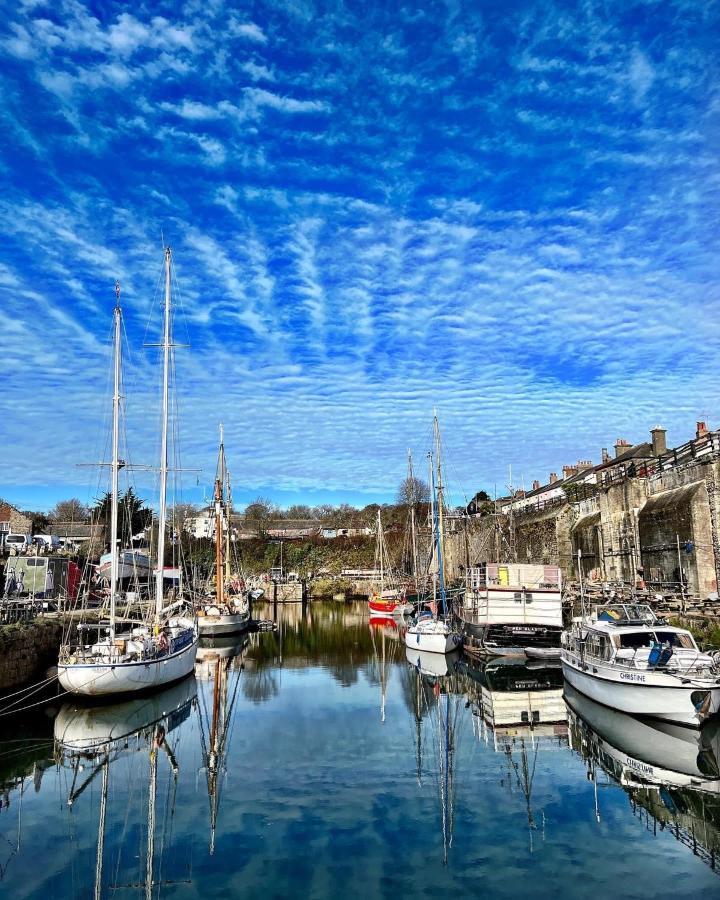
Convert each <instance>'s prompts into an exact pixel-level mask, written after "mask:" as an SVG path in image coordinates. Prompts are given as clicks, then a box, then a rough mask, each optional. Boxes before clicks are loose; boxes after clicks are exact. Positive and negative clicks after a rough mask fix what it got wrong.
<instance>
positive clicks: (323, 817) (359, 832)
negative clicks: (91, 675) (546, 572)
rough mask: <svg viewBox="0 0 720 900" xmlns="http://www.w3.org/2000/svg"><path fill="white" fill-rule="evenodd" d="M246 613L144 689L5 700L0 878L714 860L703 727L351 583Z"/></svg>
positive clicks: (499, 893) (206, 885) (174, 887)
mask: <svg viewBox="0 0 720 900" xmlns="http://www.w3.org/2000/svg"><path fill="white" fill-rule="evenodd" d="M255 614H256V615H257V616H259V617H263V618H268V619H272V618H273V617H274V618H275V621H276V623H277V630H276V631H274V632H271V631H268V632H259V633H256V634H251V635H248V636H243V637H241V638H240V639H238V640H233V639H228V638H224V639H212V640H208V641H205V640H204V641H203V642H202V645H201V647H200V650H199V653H198V661H197V667H196V676H195V678H191V679H189V680H188V681H187V682H184V683H182V684H180V685H176V686H175V687H173V688H169V689H168V690H167V691H165V692H163V693H161V694H156V695H153V696H150V697H147V698H141V699H140V698H138V699H136V700H134V701H133V702H131V703H128V704H116V705H113V706H112V707H103V706H93V707H88V706H80V705H79V704H66V705H63V706H62V707H61V704H59V703H58V704H57V707H56V708H55V709H53V708H52V707H51V708H49V709H48V710H47V711H45V710H34V711H32V712H30V713H28V714H27V716H26V717H25V718H20V719H17V720H13V728H12V733H10V730H8V731H6V732H4V733H3V734H2V736H0V783H1V784H2V786H3V791H4V799H3V806H4V808H2V809H0V879H2V884H0V892H2V891H5V890H7V892H8V896H27V897H30V898H32V900H35V898H41V897H43V898H44V897H46V896H50V895H52V896H56V897H58V898H62V897H72V898H73V900H76V898H77V900H86V898H88V897H93V896H95V897H100V896H103V897H113V900H124V898H129V897H137V896H138V892H140V893H144V894H145V896H152V897H154V898H160V897H173V898H179V900H184V898H191V897H197V896H227V895H232V894H234V893H240V892H242V893H243V894H247V895H248V896H268V897H278V896H283V897H285V896H293V897H303V898H304V897H308V896H313V897H333V896H336V895H337V893H338V885H342V891H343V894H344V895H346V898H347V900H350V898H354V897H356V896H357V897H359V898H362V900H365V898H366V897H367V896H391V895H397V896H438V895H443V894H447V893H450V892H453V893H455V894H459V895H465V896H467V895H469V894H474V893H478V892H479V891H480V889H481V888H482V890H483V891H487V892H489V893H491V894H492V895H493V896H494V897H497V898H501V897H516V896H518V895H519V894H521V893H523V892H527V891H528V890H530V888H529V887H528V886H529V885H531V886H532V892H533V893H534V894H536V895H537V896H554V897H573V898H575V897H576V896H581V897H585V898H588V900H589V898H593V897H595V896H597V895H598V893H602V892H609V893H612V894H614V895H615V896H624V895H628V894H634V893H637V890H636V888H637V885H638V884H642V886H643V891H644V892H647V893H648V894H649V895H659V894H662V893H663V892H666V891H667V882H666V877H667V874H666V873H667V872H668V871H670V870H671V871H672V872H673V873H674V876H675V880H674V883H673V896H674V897H675V898H678V897H691V896H697V895H698V894H702V893H703V891H705V892H706V893H709V891H708V888H709V886H710V885H711V884H713V883H715V878H714V875H713V874H712V872H711V871H710V869H709V867H710V866H713V865H715V858H716V855H717V853H718V852H719V851H720V824H719V823H720V810H718V801H719V798H720V772H719V771H718V761H719V758H720V756H719V754H720V746H719V737H718V732H719V731H720V726H717V725H716V726H715V727H714V729H712V728H709V729H705V730H703V731H702V732H693V731H690V730H685V729H674V728H673V727H672V726H658V725H649V724H647V723H645V722H641V721H639V720H635V719H631V718H630V717H627V716H622V715H620V714H614V713H612V712H611V711H609V710H606V709H604V708H602V707H597V706H596V705H595V704H592V703H591V702H590V701H588V700H587V699H585V698H583V697H582V696H580V695H577V696H576V695H573V694H571V693H569V692H568V694H567V703H568V705H566V702H565V700H564V699H563V681H562V675H561V670H560V669H559V668H558V667H557V666H553V665H548V664H546V663H538V664H530V665H521V664H518V663H517V661H512V660H507V659H505V660H495V661H490V662H486V663H480V662H476V661H473V660H470V659H467V658H464V657H463V656H462V655H460V654H458V653H454V654H450V655H448V656H447V657H445V656H437V655H434V654H425V653H418V652H417V651H412V650H409V649H408V648H406V647H405V646H404V643H403V642H402V638H401V631H402V623H401V622H395V621H394V620H384V621H370V620H369V619H368V616H367V611H366V607H365V605H364V604H357V605H353V604H347V605H346V604H340V603H327V604H316V605H308V606H306V607H305V608H303V605H302V604H292V605H291V604H286V605H283V604H277V605H276V606H275V608H273V604H265V605H264V607H258V606H256V610H255ZM588 776H589V778H588ZM68 801H70V803H68ZM596 816H599V822H598V821H597V818H596ZM639 823H641V824H642V827H640V828H639V827H638V824H639ZM578 848H581V850H582V852H579V850H578ZM699 858H702V859H703V860H704V861H705V862H706V863H707V867H706V866H705V865H703V864H702V863H700V862H699ZM598 859H601V860H602V861H603V864H602V866H601V867H598V865H597V860H598ZM39 863H40V864H39ZM715 886H716V885H715Z"/></svg>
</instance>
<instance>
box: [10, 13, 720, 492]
mask: <svg viewBox="0 0 720 900" xmlns="http://www.w3.org/2000/svg"><path fill="white" fill-rule="evenodd" d="M332 6H333V5H331V7H330V8H328V7H327V5H321V4H317V5H315V4H313V3H312V2H311V0H305V2H303V3H295V4H291V5H287V6H280V7H279V6H278V5H277V4H270V3H263V2H258V3H256V4H253V5H252V10H251V13H250V12H248V14H247V15H246V16H244V15H243V14H242V13H241V11H240V10H238V9H237V8H235V7H234V6H232V7H228V8H226V7H225V6H224V5H223V4H222V3H220V2H212V3H206V4H199V3H197V2H186V3H169V2H167V3H163V2H156V3H152V4H150V3H144V4H143V3H140V4H135V5H133V8H132V9H129V7H128V6H127V5H126V4H121V3H112V2H109V3H106V4H103V6H102V10H101V11H100V9H99V8H98V7H97V6H96V5H93V6H91V5H90V4H83V3H82V2H79V0H55V2H52V3H50V2H43V0H34V2H26V3H21V4H17V5H16V6H15V7H13V8H12V9H10V10H9V11H8V13H7V14H6V16H5V18H4V21H3V23H2V25H1V26H0V56H1V57H2V70H1V71H2V76H1V77H2V82H3V83H2V91H1V92H0V116H1V117H2V126H3V129H4V133H5V135H6V140H5V141H4V142H3V143H2V145H1V146H0V166H2V172H3V175H4V183H5V187H4V190H3V197H2V202H1V203H0V220H1V221H2V226H3V232H4V235H5V241H4V244H3V250H2V253H1V255H0V294H1V295H2V304H1V306H0V340H2V346H3V349H4V354H3V355H4V363H5V366H4V377H3V384H2V392H1V394H0V396H1V397H2V399H1V400H0V404H1V405H2V422H3V437H4V441H3V447H4V450H3V460H2V478H1V482H0V492H2V493H3V494H6V495H9V496H10V497H12V498H16V499H18V500H19V501H21V500H22V499H23V498H25V497H29V496H30V495H32V496H33V497H36V496H41V495H42V492H43V491H44V492H45V494H44V495H45V496H46V497H47V500H48V503H50V502H52V500H53V499H56V497H57V495H58V493H62V492H66V491H67V490H74V488H75V486H76V485H79V484H81V483H82V482H83V480H84V479H85V477H86V476H85V475H84V474H82V473H81V472H80V473H79V472H78V471H77V470H76V469H75V467H74V463H75V462H76V461H86V460H87V459H88V458H90V457H92V456H93V453H95V452H97V453H98V454H101V453H102V438H101V435H102V424H103V422H104V421H105V410H104V406H103V404H104V403H105V401H106V400H107V391H106V389H105V388H106V384H107V366H108V352H109V345H108V334H109V328H110V315H111V309H112V305H113V300H114V296H113V284H114V280H115V278H119V279H120V281H121V282H122V284H123V299H124V302H125V308H126V324H127V330H128V340H129V344H130V348H131V358H130V361H129V384H128V414H129V423H128V425H129V434H128V438H129V442H130V446H131V447H132V448H133V455H134V457H135V458H137V459H140V460H141V461H148V460H150V459H151V458H152V457H153V456H154V453H155V438H154V433H155V426H156V415H155V413H154V412H153V409H154V407H153V402H154V396H155V389H156V382H157V378H156V374H155V373H154V369H153V360H152V356H151V353H150V352H149V351H144V350H143V349H142V344H143V341H144V340H145V338H146V335H148V334H152V332H153V329H155V328H157V325H158V308H157V299H158V296H157V284H158V275H159V269H160V264H161V253H160V236H161V233H162V234H163V235H164V237H165V239H166V240H167V241H168V242H170V243H171V244H172V245H173V247H174V252H175V258H176V263H177V276H178V285H179V288H180V299H181V306H182V310H181V312H182V314H181V315H180V314H179V315H178V328H179V329H180V334H181V339H185V338H187V341H189V343H190V344H191V347H190V349H189V350H188V351H183V352H182V353H181V354H179V355H178V363H177V368H178V375H179V379H180V383H181V394H180V398H179V403H180V408H181V414H182V423H183V433H184V435H185V439H184V443H183V446H184V459H185V461H186V462H187V463H188V465H193V466H198V465H199V466H202V467H203V469H204V470H205V471H207V472H212V471H213V470H214V469H213V462H212V456H213V452H214V450H213V444H214V441H215V435H216V428H215V426H216V423H217V422H218V421H219V420H223V421H224V422H225V424H226V429H227V432H228V447H229V452H230V462H231V465H232V467H233V469H234V471H235V482H236V485H237V495H238V497H239V498H240V500H242V499H243V498H248V497H252V496H253V495H255V494H257V493H258V492H264V493H270V494H272V495H273V496H275V497H276V498H277V499H279V500H281V501H288V502H292V501H295V500H298V499H302V498H304V497H307V498H309V499H322V498H323V497H328V498H333V499H341V498H346V497H347V498H349V499H351V500H362V499H367V500H370V499H377V498H389V497H390V496H391V495H392V494H393V492H394V489H395V486H396V485H397V483H398V481H399V480H400V478H401V477H402V473H403V467H404V454H405V450H406V447H407V446H413V447H415V448H416V449H417V450H418V451H421V450H423V449H424V444H425V442H426V438H427V432H428V420H429V417H430V415H431V411H432V408H433V406H437V408H438V410H439V413H440V416H441V420H442V423H443V426H444V429H445V440H446V445H447V449H448V454H449V457H450V458H451V459H452V461H453V470H454V472H455V480H456V481H457V482H458V483H459V484H460V485H462V486H463V487H464V488H465V489H466V490H467V491H468V493H470V492H472V491H474V490H475V489H477V488H479V487H486V488H489V489H491V490H492V489H493V487H494V485H496V484H497V485H498V487H499V489H502V488H503V487H504V484H505V482H506V480H507V478H506V466H507V464H508V463H512V464H513V466H514V468H515V471H517V472H519V473H523V474H524V475H525V478H526V480H527V481H529V480H530V479H532V478H534V477H539V478H543V477H544V476H546V475H547V473H548V472H549V471H550V470H551V469H556V468H557V467H558V466H560V465H562V464H563V463H564V462H569V461H573V460H575V459H577V458H578V457H593V458H595V459H596V458H597V457H598V454H599V449H600V447H601V446H603V445H607V444H608V443H611V442H612V441H613V440H614V439H615V438H616V437H618V436H620V435H622V436H624V437H627V438H631V439H642V438H643V437H644V436H645V433H646V429H647V427H649V426H650V425H653V424H655V422H656V421H660V420H662V421H663V423H664V424H665V425H666V426H667V427H668V428H669V430H670V439H671V440H673V439H676V440H677V441H678V442H679V441H682V440H684V439H686V437H687V436H688V434H689V432H690V429H691V428H692V425H693V422H694V417H695V416H696V415H698V414H703V413H710V415H711V424H717V422H715V423H713V421H712V414H713V410H714V408H715V402H716V399H717V396H718V389H719V388H720V377H719V376H718V375H717V372H716V366H715V365H714V364H713V359H714V355H715V354H714V350H715V348H716V347H717V346H718V341H720V333H719V332H720V327H719V321H718V314H717V300H718V277H717V266H716V261H717V258H718V246H717V243H718V210H719V209H720V203H718V200H719V197H718V192H719V188H720V177H719V176H720V171H719V165H718V160H717V154H716V153H715V151H714V148H713V137H714V135H715V134H716V129H717V125H716V119H717V110H718V108H720V96H719V93H718V90H719V89H718V86H717V83H716V81H717V80H716V78H715V77H714V72H715V61H714V60H715V53H716V47H717V43H718V39H719V38H720V20H719V14H718V10H717V8H716V7H714V6H710V5H707V4H697V3H690V2H666V3H662V4H657V3H642V2H640V3H635V4H633V5H632V7H628V6H627V4H626V3H619V2H618V3H610V4H603V5H602V6H600V5H594V4H592V3H591V4H584V5H582V7H581V8H579V9H577V10H573V9H568V8H567V6H566V5H565V4H563V5H560V4H553V3H552V2H551V3H540V2H526V3H518V4H514V5H513V7H512V9H511V10H505V9H503V8H501V7H500V6H498V5H497V4H494V3H489V2H488V3H462V2H461V3H458V4H454V6H453V9H452V11H451V12H450V13H448V12H447V10H446V8H445V6H443V5H439V4H438V5H427V4H423V5H422V8H420V7H418V8H416V9H414V8H411V7H408V6H403V7H400V8H397V7H396V6H394V5H388V4H383V3H373V2H371V3H370V4H369V5H368V4H367V3H366V4H359V3H358V4H353V3H350V4H344V5H342V6H341V5H337V9H332ZM95 448H97V451H96V450H95ZM148 489H149V488H148ZM190 494H191V497H192V498H193V499H197V497H198V494H197V492H196V491H195V492H193V490H190ZM458 499H459V497H458Z"/></svg>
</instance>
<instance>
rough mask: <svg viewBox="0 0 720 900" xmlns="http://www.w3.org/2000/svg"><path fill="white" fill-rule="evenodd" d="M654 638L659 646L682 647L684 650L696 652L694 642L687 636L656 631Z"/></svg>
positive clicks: (674, 632)
mask: <svg viewBox="0 0 720 900" xmlns="http://www.w3.org/2000/svg"><path fill="white" fill-rule="evenodd" d="M655 636H656V637H657V639H658V641H659V642H660V643H661V644H670V646H671V647H682V648H683V649H685V650H696V649H697V647H696V646H695V642H694V641H693V639H692V637H691V636H690V635H689V634H683V633H682V632H681V633H679V634H678V632H677V631H656V632H655Z"/></svg>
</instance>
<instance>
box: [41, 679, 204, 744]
mask: <svg viewBox="0 0 720 900" xmlns="http://www.w3.org/2000/svg"><path fill="white" fill-rule="evenodd" d="M196 693H197V684H196V683H195V679H194V678H185V679H184V680H183V681H181V682H178V684H176V685H174V686H173V687H170V688H167V690H164V691H158V692H157V693H155V694H152V695H150V696H146V697H142V698H137V699H135V700H129V701H126V702H125V703H113V704H110V705H104V706H97V705H91V704H86V705H78V704H77V703H76V702H73V703H65V704H64V705H63V706H62V707H61V709H60V712H59V713H58V715H57V717H56V719H55V726H54V734H55V740H56V741H58V742H59V743H60V744H61V745H62V746H63V748H65V749H66V750H75V751H81V752H90V751H93V750H97V749H100V748H107V745H108V744H112V743H114V742H117V741H123V740H124V739H126V738H127V737H129V736H130V735H132V734H135V733H136V732H137V731H140V730H141V729H143V728H147V727H148V726H149V725H153V724H154V723H155V722H158V721H159V720H160V719H164V718H168V717H169V719H170V727H168V731H169V730H171V728H174V727H175V726H176V725H178V724H179V723H180V722H181V721H183V720H184V719H185V718H187V714H188V713H189V712H190V704H191V701H192V700H193V699H194V697H195V695H196Z"/></svg>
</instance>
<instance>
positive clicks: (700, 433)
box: [695, 419, 708, 441]
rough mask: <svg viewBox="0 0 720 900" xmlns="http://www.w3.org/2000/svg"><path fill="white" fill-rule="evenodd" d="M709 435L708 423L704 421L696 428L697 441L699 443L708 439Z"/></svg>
mask: <svg viewBox="0 0 720 900" xmlns="http://www.w3.org/2000/svg"><path fill="white" fill-rule="evenodd" d="M707 433H708V427H707V422H706V421H705V420H704V419H703V421H701V422H698V423H697V424H696V426H695V440H697V441H699V440H700V438H704V437H707Z"/></svg>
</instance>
